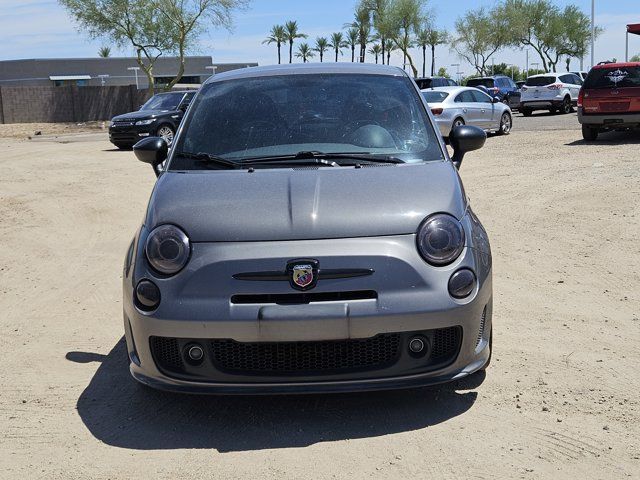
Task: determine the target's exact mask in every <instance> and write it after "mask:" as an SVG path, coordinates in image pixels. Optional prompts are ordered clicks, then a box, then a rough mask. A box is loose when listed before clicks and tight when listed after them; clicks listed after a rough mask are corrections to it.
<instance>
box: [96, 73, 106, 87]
mask: <svg viewBox="0 0 640 480" xmlns="http://www.w3.org/2000/svg"><path fill="white" fill-rule="evenodd" d="M98 78H99V79H100V82H101V84H102V86H103V87H104V84H105V83H106V80H107V78H109V75H98Z"/></svg>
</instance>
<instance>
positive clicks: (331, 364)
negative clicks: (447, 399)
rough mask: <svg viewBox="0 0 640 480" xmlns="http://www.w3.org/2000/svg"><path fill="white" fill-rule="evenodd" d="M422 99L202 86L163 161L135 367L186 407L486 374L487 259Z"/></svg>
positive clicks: (134, 271) (369, 78)
mask: <svg viewBox="0 0 640 480" xmlns="http://www.w3.org/2000/svg"><path fill="white" fill-rule="evenodd" d="M485 140H486V135H485V133H484V132H483V131H482V130H480V129H478V128H477V127H472V126H460V127H456V129H455V130H454V131H453V132H452V134H451V138H450V142H451V145H452V146H453V148H454V154H453V157H452V158H450V157H449V154H448V152H447V149H446V147H445V145H444V143H443V141H442V139H441V136H440V135H439V134H438V131H437V128H436V127H435V123H434V121H433V117H432V116H431V113H430V111H429V107H428V105H427V103H426V102H425V100H424V99H423V98H422V96H421V95H420V91H419V90H418V88H417V86H416V84H415V83H414V82H413V81H412V80H411V79H410V78H409V77H408V76H407V75H406V74H405V73H404V72H403V71H402V70H399V69H397V68H392V67H386V66H363V65H335V64H334V65H311V64H308V65H298V66H281V67H264V68H262V67H261V68H249V69H244V70H242V71H236V72H230V73H224V74H221V75H216V76H215V77H212V78H211V79H209V80H208V81H207V82H206V83H205V84H204V85H203V87H202V88H201V90H200V91H199V92H198V93H197V94H196V96H195V98H194V100H193V102H192V103H191V106H190V108H189V110H188V112H187V114H186V115H185V118H184V121H183V123H182V124H181V126H180V128H179V130H178V132H177V134H176V137H175V139H174V142H173V144H172V146H171V148H170V149H169V148H168V147H167V144H166V143H165V141H164V139H162V138H147V139H144V140H142V141H140V142H139V143H138V144H137V145H136V146H135V147H134V150H135V153H136V156H137V157H138V158H139V159H140V160H142V161H144V162H146V163H150V164H151V165H152V166H153V168H154V170H155V172H156V174H157V176H158V180H157V183H156V185H155V188H154V190H153V193H152V195H151V199H150V201H149V205H148V208H147V212H146V216H145V217H144V223H143V225H142V227H141V228H140V229H139V231H138V233H137V234H136V236H135V238H134V240H133V242H132V243H131V246H130V248H129V251H128V254H127V256H126V260H125V267H124V275H123V278H124V326H125V332H126V341H127V347H128V356H129V360H130V370H131V373H132V374H133V376H134V377H135V378H136V379H137V380H139V381H140V382H142V383H144V384H147V385H149V386H152V387H157V388H161V389H169V390H175V391H183V392H208V393H252V394H257V393H293V392H339V391H353V390H374V389H389V388H400V387H412V386H421V385H427V384H432V383H439V382H445V381H450V380H455V379H458V378H462V377H464V376H466V375H469V374H471V373H473V372H476V371H478V370H481V369H484V368H486V366H487V365H488V362H489V359H490V354H491V331H492V328H491V314H492V284H491V253H490V248H489V241H488V238H487V234H486V232H485V230H484V228H483V227H482V225H481V224H480V222H479V221H478V218H477V217H476V216H475V215H474V213H473V212H472V211H471V208H470V206H469V203H468V201H467V198H466V197H465V193H464V189H463V186H462V183H461V180H460V177H459V175H458V168H459V166H460V163H461V161H462V157H463V156H464V153H465V152H468V151H471V150H475V149H477V148H480V147H481V146H482V145H483V144H484V142H485Z"/></svg>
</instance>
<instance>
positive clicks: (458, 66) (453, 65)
mask: <svg viewBox="0 0 640 480" xmlns="http://www.w3.org/2000/svg"><path fill="white" fill-rule="evenodd" d="M450 66H451V67H456V71H458V70H460V64H459V63H452V64H451V65H450Z"/></svg>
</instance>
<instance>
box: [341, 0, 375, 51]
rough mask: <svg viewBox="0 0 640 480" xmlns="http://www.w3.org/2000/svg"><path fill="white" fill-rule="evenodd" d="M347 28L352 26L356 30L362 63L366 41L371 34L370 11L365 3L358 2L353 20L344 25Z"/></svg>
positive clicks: (367, 41)
mask: <svg viewBox="0 0 640 480" xmlns="http://www.w3.org/2000/svg"><path fill="white" fill-rule="evenodd" d="M345 27H347V28H354V29H356V30H357V32H358V44H359V45H360V56H359V59H360V62H361V63H364V59H365V54H366V52H367V43H369V37H370V36H371V11H370V10H369V8H368V7H367V5H366V4H365V3H363V2H360V4H359V5H358V7H357V8H356V13H355V20H354V21H353V22H351V23H347V24H346V25H345Z"/></svg>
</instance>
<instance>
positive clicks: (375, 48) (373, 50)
mask: <svg viewBox="0 0 640 480" xmlns="http://www.w3.org/2000/svg"><path fill="white" fill-rule="evenodd" d="M369 53H370V54H371V55H374V56H375V57H376V64H377V63H378V57H379V56H380V54H381V53H382V47H381V46H380V44H379V43H376V44H375V45H374V46H373V47H371V48H370V49H369Z"/></svg>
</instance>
